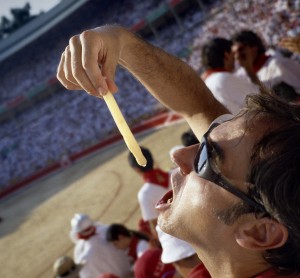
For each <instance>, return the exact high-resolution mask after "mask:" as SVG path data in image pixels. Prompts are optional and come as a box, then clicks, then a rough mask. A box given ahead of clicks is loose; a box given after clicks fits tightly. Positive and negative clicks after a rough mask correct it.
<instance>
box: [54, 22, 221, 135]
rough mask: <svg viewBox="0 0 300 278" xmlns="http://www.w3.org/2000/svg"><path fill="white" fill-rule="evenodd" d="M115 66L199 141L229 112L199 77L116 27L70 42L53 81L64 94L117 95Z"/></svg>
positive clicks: (190, 69) (158, 50) (175, 60)
mask: <svg viewBox="0 0 300 278" xmlns="http://www.w3.org/2000/svg"><path fill="white" fill-rule="evenodd" d="M117 64H119V65H121V66H123V67H124V68H126V69H127V70H128V71H129V72H130V73H131V74H132V75H133V76H134V77H135V78H136V79H138V80H139V81H140V82H141V83H142V84H143V85H144V86H145V87H146V89H147V90H148V91H149V92H150V93H151V94H152V95H153V96H154V97H155V98H157V99H158V100H159V101H160V102H162V103H163V104H164V105H166V106H167V107H169V108H170V109H172V110H174V111H176V112H178V113H180V114H181V115H182V116H183V117H184V118H185V119H186V120H187V121H188V123H189V125H190V126H191V128H192V129H193V130H194V131H196V132H195V133H196V134H197V136H201V134H202V133H203V132H205V131H206V129H207V127H208V125H209V124H210V122H211V121H212V120H213V119H214V118H216V117H217V116H219V115H221V114H224V113H227V110H226V109H225V108H224V107H223V106H222V105H221V104H220V103H219V102H218V101H217V100H215V98H214V97H213V96H212V94H211V92H210V91H209V89H208V88H207V87H206V86H205V84H204V83H203V81H202V80H201V79H200V78H199V76H198V74H197V73H196V72H195V71H194V70H193V69H192V68H191V67H189V66H188V65H187V64H186V63H184V62H182V61H181V60H180V59H178V58H176V57H174V56H172V55H170V54H168V53H166V52H165V51H163V50H161V49H160V48H157V47H155V46H153V45H151V44H148V43H147V42H145V41H143V40H142V39H140V38H139V37H138V36H136V35H134V34H133V33H131V32H129V31H128V30H126V29H124V28H122V27H119V26H103V27H99V28H95V29H92V30H89V31H85V32H83V33H82V34H80V35H78V36H74V37H72V38H71V39H70V43H69V45H68V46H67V47H66V49H65V51H64V53H63V54H62V58H61V61H60V64H59V67H58V73H57V77H58V79H59V80H60V82H61V83H62V84H63V85H64V86H65V87H66V88H67V89H83V90H85V91H87V92H88V93H89V94H92V95H94V96H98V97H99V96H101V95H104V94H105V93H106V92H107V91H108V90H110V91H112V92H116V91H117V86H116V84H115V83H114V76H115V71H116V67H117Z"/></svg>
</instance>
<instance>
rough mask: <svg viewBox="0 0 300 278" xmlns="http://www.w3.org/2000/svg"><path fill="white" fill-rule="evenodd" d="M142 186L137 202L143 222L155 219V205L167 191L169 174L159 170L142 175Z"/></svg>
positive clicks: (156, 214) (156, 215)
mask: <svg viewBox="0 0 300 278" xmlns="http://www.w3.org/2000/svg"><path fill="white" fill-rule="evenodd" d="M143 179H144V182H145V183H144V185H143V186H142V188H141V189H140V190H139V192H138V201H139V204H140V208H141V213H142V217H143V220H144V221H149V220H152V219H156V218H157V217H158V212H157V210H156V209H155V205H156V203H157V202H158V201H159V200H160V198H161V197H162V196H163V195H164V194H165V193H167V191H168V190H169V174H168V173H167V172H164V171H162V170H160V169H153V170H150V171H147V172H145V173H143Z"/></svg>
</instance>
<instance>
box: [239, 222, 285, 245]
mask: <svg viewBox="0 0 300 278" xmlns="http://www.w3.org/2000/svg"><path fill="white" fill-rule="evenodd" d="M287 238H288V230H287V228H286V227H285V226H284V225H282V224H280V223H278V222H277V221H275V220H272V219H269V218H261V219H253V220H252V221H250V222H247V223H244V224H242V225H241V226H240V227H239V228H238V230H237V231H236V233H235V240H236V242H237V243H238V244H239V245H240V246H241V247H243V248H246V249H251V250H267V249H275V248H279V247H281V246H283V245H284V244H285V243H286V241H287Z"/></svg>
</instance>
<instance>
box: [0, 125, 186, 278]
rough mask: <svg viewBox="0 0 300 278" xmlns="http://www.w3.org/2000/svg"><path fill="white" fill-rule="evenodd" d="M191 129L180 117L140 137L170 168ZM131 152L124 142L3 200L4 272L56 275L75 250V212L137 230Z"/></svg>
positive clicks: (6, 275) (6, 276)
mask: <svg viewBox="0 0 300 278" xmlns="http://www.w3.org/2000/svg"><path fill="white" fill-rule="evenodd" d="M186 130H188V126H187V124H186V123H185V122H182V121H180V122H179V123H175V124H172V125H170V126H165V127H163V128H160V129H153V130H151V131H148V132H146V133H144V134H143V135H139V136H137V139H138V141H139V143H140V145H142V146H145V147H148V148H149V149H151V151H152V153H153V156H154V159H155V162H156V165H157V166H159V167H160V168H162V169H165V170H168V169H170V168H171V167H172V162H171V161H170V157H169V151H170V149H171V148H172V147H173V146H175V145H179V144H180V143H181V142H180V136H181V134H182V133H183V132H184V131H186ZM127 154H128V150H127V148H126V146H125V144H124V142H123V141H121V142H119V143H116V144H114V145H112V146H109V147H107V148H105V149H102V150H100V151H98V152H96V153H94V154H92V155H90V156H89V157H86V158H84V159H82V160H80V161H77V162H76V163H74V164H73V165H71V166H69V167H68V168H67V169H65V170H61V171H59V172H57V173H54V174H52V175H50V176H48V177H46V178H44V179H43V180H39V181H36V182H34V183H32V184H31V185H29V186H27V187H26V188H25V189H22V190H21V191H19V192H17V193H15V194H13V195H11V196H9V197H6V198H5V199H3V200H1V201H0V216H1V217H2V218H3V221H2V222H1V223H0V250H1V252H0V261H1V265H2V267H1V270H0V277H1V278H12V277H24V278H25V277H26V278H27V277H28V278H29V277H30V278H40V277H43V278H44V277H49V278H50V277H53V272H52V265H53V262H54V261H55V259H56V258H57V257H59V256H62V255H72V251H73V247H74V246H73V243H72V242H71V240H70V238H69V230H70V219H71V218H72V216H73V215H74V213H77V212H79V213H87V214H89V215H90V216H91V218H92V219H94V220H95V221H98V222H102V223H105V224H110V223H112V222H119V223H124V224H125V225H126V226H128V227H129V228H134V229H135V228H136V227H137V221H138V219H139V218H140V211H139V206H138V202H137V197H136V195H137V192H138V190H139V188H140V186H141V185H142V180H141V178H140V177H139V176H137V174H136V173H135V172H134V171H132V169H131V168H130V167H129V165H128V163H127Z"/></svg>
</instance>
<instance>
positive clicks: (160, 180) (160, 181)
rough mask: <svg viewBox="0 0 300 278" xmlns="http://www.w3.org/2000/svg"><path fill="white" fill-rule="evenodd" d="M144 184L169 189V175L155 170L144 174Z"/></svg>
mask: <svg viewBox="0 0 300 278" xmlns="http://www.w3.org/2000/svg"><path fill="white" fill-rule="evenodd" d="M143 179H144V182H149V183H153V184H156V185H158V186H161V187H164V188H168V187H169V174H168V173H167V172H164V171H162V170H161V169H153V170H150V171H147V172H145V173H143Z"/></svg>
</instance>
